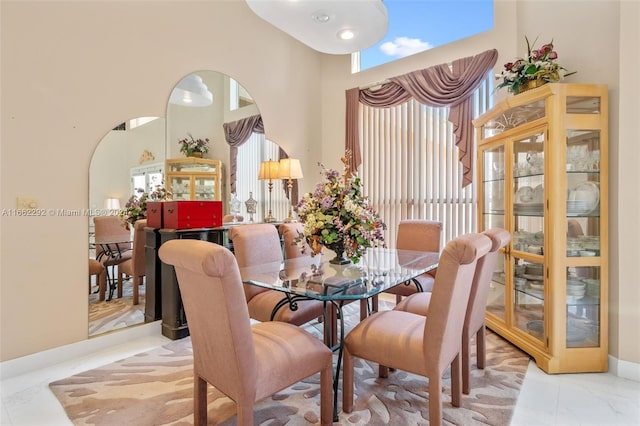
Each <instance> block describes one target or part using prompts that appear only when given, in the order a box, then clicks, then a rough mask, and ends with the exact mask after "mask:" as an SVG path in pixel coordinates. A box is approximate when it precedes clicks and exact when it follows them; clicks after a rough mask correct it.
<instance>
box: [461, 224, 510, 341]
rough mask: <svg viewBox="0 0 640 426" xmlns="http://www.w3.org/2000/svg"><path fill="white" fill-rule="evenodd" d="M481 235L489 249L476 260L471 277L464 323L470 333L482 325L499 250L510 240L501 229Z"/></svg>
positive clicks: (507, 234)
mask: <svg viewBox="0 0 640 426" xmlns="http://www.w3.org/2000/svg"><path fill="white" fill-rule="evenodd" d="M483 234H484V235H486V236H487V237H489V238H490V239H491V248H490V249H489V252H488V253H487V254H485V255H484V256H482V257H481V258H480V259H478V264H477V265H476V272H475V274H474V277H473V284H472V286H471V294H470V296H469V304H468V306H467V315H466V318H465V321H464V322H465V328H466V329H467V330H470V333H474V332H476V331H477V330H478V329H479V328H480V326H481V325H482V324H483V323H484V318H485V316H484V314H485V310H486V306H487V297H488V295H489V285H490V284H491V278H492V276H493V272H494V271H495V269H496V262H497V260H498V256H499V255H500V252H499V250H500V249H501V248H503V247H504V246H506V245H507V244H508V243H509V241H510V240H511V234H509V232H508V231H507V230H505V229H501V228H492V229H488V230H486V231H484V232H483Z"/></svg>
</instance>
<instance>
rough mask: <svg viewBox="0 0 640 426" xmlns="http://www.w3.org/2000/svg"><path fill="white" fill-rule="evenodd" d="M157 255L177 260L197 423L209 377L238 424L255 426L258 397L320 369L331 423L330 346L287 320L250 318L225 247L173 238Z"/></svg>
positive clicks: (325, 418)
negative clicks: (253, 322) (233, 408)
mask: <svg viewBox="0 0 640 426" xmlns="http://www.w3.org/2000/svg"><path fill="white" fill-rule="evenodd" d="M159 255H160V259H162V261H163V262H165V263H167V264H169V265H173V267H174V268H175V271H176V276H177V278H178V286H179V288H180V294H181V295H182V301H183V304H184V309H185V313H186V316H187V321H188V323H189V332H190V334H191V341H192V344H193V374H194V385H193V389H194V398H193V404H194V423H195V424H196V425H206V424H207V383H210V384H211V385H213V386H214V387H215V388H216V389H218V390H219V391H221V392H222V393H224V394H225V395H227V396H228V397H229V398H231V399H232V400H233V401H234V402H235V403H236V406H237V413H238V418H237V423H236V424H238V425H241V426H253V424H254V423H253V406H254V403H255V402H257V401H260V400H262V399H264V398H266V397H268V396H270V395H272V394H274V393H276V392H279V391H280V390H282V389H285V388H287V387H289V386H291V385H293V384H295V383H297V382H299V381H300V380H302V379H304V378H306V377H309V376H312V375H314V374H316V373H318V372H320V419H321V423H322V425H330V424H332V420H333V406H332V391H333V388H332V386H333V377H332V375H333V366H332V353H331V350H330V349H329V348H328V347H327V346H325V345H324V344H323V343H322V342H321V341H320V340H318V339H317V338H316V337H314V336H313V335H312V334H310V333H308V332H306V331H305V330H303V329H301V328H299V327H296V326H294V325H291V324H286V323H283V322H278V321H269V322H263V323H259V324H256V325H253V326H251V322H250V319H249V311H248V309H247V305H246V304H245V303H244V299H245V295H244V291H243V288H242V281H241V278H240V272H239V270H238V264H237V262H236V259H235V258H234V256H233V254H231V252H230V251H229V250H228V249H226V248H225V247H222V246H219V245H217V244H213V243H210V242H208V241H200V240H171V241H168V242H166V243H164V244H163V245H162V246H161V247H160V250H159Z"/></svg>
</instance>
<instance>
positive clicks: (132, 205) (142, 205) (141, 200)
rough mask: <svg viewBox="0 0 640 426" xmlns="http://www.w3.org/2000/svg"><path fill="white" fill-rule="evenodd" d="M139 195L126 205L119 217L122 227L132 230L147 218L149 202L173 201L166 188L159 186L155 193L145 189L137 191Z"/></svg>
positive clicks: (133, 196)
mask: <svg viewBox="0 0 640 426" xmlns="http://www.w3.org/2000/svg"><path fill="white" fill-rule="evenodd" d="M137 193H138V194H137V195H136V194H133V195H132V196H131V197H129V199H128V200H127V202H126V203H125V205H124V209H123V210H121V211H120V214H119V215H118V216H119V217H120V220H121V221H122V226H124V227H125V228H126V229H131V227H132V226H133V224H134V223H136V221H137V220H139V219H146V218H147V201H165V200H170V199H171V193H170V192H168V191H167V190H166V189H165V188H164V187H162V186H160V185H157V186H156V188H155V189H154V190H153V192H151V193H148V192H145V191H144V190H143V189H138V190H137Z"/></svg>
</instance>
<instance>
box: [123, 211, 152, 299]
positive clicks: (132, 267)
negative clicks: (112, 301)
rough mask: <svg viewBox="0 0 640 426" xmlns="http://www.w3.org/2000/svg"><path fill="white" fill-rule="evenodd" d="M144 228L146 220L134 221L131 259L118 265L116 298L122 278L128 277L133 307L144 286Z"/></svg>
mask: <svg viewBox="0 0 640 426" xmlns="http://www.w3.org/2000/svg"><path fill="white" fill-rule="evenodd" d="M146 226H147V219H139V220H136V222H135V223H134V224H133V251H132V255H131V258H130V259H127V260H125V261H124V262H122V263H121V264H119V265H118V297H122V281H123V276H129V277H131V285H132V287H133V304H134V305H137V304H139V303H140V286H141V285H142V284H144V277H145V275H146V264H147V259H146V256H145V245H146V244H147V234H146V232H145V230H144V228H145V227H146Z"/></svg>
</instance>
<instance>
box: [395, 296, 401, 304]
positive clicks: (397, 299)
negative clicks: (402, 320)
mask: <svg viewBox="0 0 640 426" xmlns="http://www.w3.org/2000/svg"><path fill="white" fill-rule="evenodd" d="M400 302H402V296H401V295H399V294H396V305H397V304H398V303H400Z"/></svg>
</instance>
